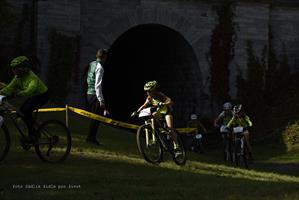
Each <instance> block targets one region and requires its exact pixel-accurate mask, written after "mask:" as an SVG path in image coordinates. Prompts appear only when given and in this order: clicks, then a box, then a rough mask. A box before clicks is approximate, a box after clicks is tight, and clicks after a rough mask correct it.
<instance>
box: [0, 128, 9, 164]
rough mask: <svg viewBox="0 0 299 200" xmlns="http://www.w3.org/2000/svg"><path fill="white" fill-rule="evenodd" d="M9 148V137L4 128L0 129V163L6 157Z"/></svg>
mask: <svg viewBox="0 0 299 200" xmlns="http://www.w3.org/2000/svg"><path fill="white" fill-rule="evenodd" d="M9 147H10V136H9V132H8V130H7V128H6V126H5V125H4V124H3V125H2V126H1V127H0V162H1V161H2V160H3V159H4V158H5V157H6V155H7V153H8V151H9Z"/></svg>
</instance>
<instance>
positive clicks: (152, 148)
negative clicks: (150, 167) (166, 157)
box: [136, 124, 163, 164]
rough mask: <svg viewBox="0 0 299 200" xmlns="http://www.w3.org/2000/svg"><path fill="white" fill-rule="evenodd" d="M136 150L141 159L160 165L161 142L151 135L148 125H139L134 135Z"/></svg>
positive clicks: (161, 157) (154, 135) (161, 156)
mask: <svg viewBox="0 0 299 200" xmlns="http://www.w3.org/2000/svg"><path fill="white" fill-rule="evenodd" d="M136 137H137V138H136V140H137V146H138V150H139V152H140V153H141V155H142V156H143V158H144V159H145V160H146V161H147V162H150V163H153V164H155V163H160V162H161V161H162V159H163V150H162V146H161V142H160V140H159V138H158V137H157V135H156V134H155V133H153V130H152V128H151V126H150V125H146V124H144V125H141V126H140V127H139V129H138V130H137V135H136Z"/></svg>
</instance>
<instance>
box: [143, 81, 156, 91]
mask: <svg viewBox="0 0 299 200" xmlns="http://www.w3.org/2000/svg"><path fill="white" fill-rule="evenodd" d="M157 86H158V83H157V81H149V82H147V83H146V84H145V85H144V91H151V90H154V89H155V88H156V87H157Z"/></svg>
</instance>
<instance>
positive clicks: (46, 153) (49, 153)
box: [35, 120, 72, 163]
mask: <svg viewBox="0 0 299 200" xmlns="http://www.w3.org/2000/svg"><path fill="white" fill-rule="evenodd" d="M36 134H37V138H38V139H37V142H36V143H35V151H36V153H37V155H38V157H39V158H40V159H41V160H42V161H46V162H50V163H57V162H62V161H64V160H65V159H66V158H67V156H68V155H69V153H70V150H71V146H72V139H71V134H70V131H69V129H68V128H67V127H66V126H65V124H63V123H62V122H60V121H57V120H48V121H45V122H43V123H42V124H41V125H40V126H39V127H38V130H37V133H36Z"/></svg>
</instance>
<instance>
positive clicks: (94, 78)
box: [86, 49, 109, 146]
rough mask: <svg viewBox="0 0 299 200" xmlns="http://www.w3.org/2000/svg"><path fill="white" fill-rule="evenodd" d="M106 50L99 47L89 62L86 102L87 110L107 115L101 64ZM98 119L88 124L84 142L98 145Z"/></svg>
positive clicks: (105, 55) (106, 52)
mask: <svg viewBox="0 0 299 200" xmlns="http://www.w3.org/2000/svg"><path fill="white" fill-rule="evenodd" d="M107 54H108V51H107V50H106V49H99V50H98V51H97V53H96V60H95V61H93V62H91V63H90V64H89V68H88V72H87V80H86V81H87V103H88V107H89V111H90V112H93V113H95V114H99V115H104V116H106V115H108V114H109V112H108V110H107V108H106V104H105V100H104V96H103V91H102V87H103V75H104V68H103V64H104V63H105V61H106V59H107ZM99 124H100V123H99V121H97V120H92V121H91V123H90V126H89V132H88V136H87V138H86V142H87V143H90V144H94V145H97V146H100V145H101V143H99V142H98V140H97V138H96V135H97V131H98V127H99Z"/></svg>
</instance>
